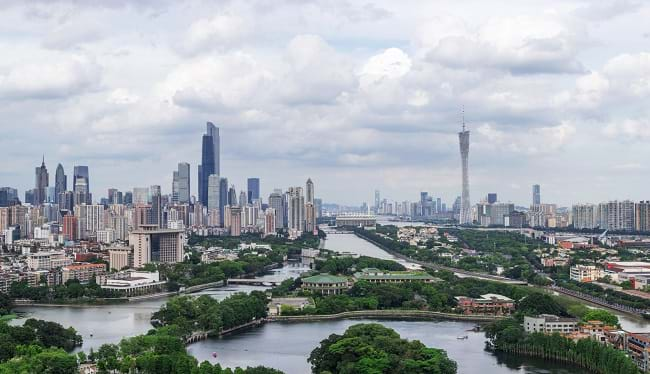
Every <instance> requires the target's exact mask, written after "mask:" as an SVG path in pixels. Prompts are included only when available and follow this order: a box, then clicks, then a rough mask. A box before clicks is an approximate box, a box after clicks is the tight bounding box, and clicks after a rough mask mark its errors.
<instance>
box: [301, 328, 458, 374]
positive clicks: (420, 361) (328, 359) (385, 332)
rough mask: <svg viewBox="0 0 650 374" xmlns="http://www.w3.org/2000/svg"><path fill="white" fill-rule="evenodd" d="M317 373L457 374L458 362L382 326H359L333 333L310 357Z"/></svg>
mask: <svg viewBox="0 0 650 374" xmlns="http://www.w3.org/2000/svg"><path fill="white" fill-rule="evenodd" d="M308 361H309V363H311V365H312V371H313V372H314V373H327V372H329V373H341V374H352V373H369V374H370V373H395V374H407V373H409V374H410V373H414V374H419V373H422V374H424V373H431V374H454V373H456V363H455V362H454V361H452V360H450V359H449V358H448V357H447V353H446V352H445V351H444V350H441V349H435V348H428V347H426V346H425V345H424V344H422V343H420V342H419V341H417V340H416V341H408V340H406V339H401V338H400V336H399V334H397V333H396V332H395V331H394V330H392V329H389V328H387V327H384V326H382V325H380V324H376V323H370V324H359V325H354V326H351V327H350V328H348V330H347V331H346V332H345V333H344V334H343V335H337V334H332V335H330V336H329V337H328V338H327V339H325V340H323V341H321V344H320V345H319V346H318V347H316V348H315V349H314V350H313V351H312V352H311V355H310V356H309V359H308Z"/></svg>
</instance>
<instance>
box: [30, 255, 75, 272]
mask: <svg viewBox="0 0 650 374" xmlns="http://www.w3.org/2000/svg"><path fill="white" fill-rule="evenodd" d="M71 263H72V259H71V258H69V257H68V256H66V254H65V252H64V251H52V252H45V251H41V252H36V253H30V254H28V255H27V266H28V267H29V269H30V270H50V269H55V268H58V267H63V266H66V265H70V264H71Z"/></svg>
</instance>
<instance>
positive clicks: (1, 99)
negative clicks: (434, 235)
mask: <svg viewBox="0 0 650 374" xmlns="http://www.w3.org/2000/svg"><path fill="white" fill-rule="evenodd" d="M24 3H29V4H24ZM488 3H490V4H488ZM0 4H1V6H0V54H1V55H2V57H1V58H0V134H1V135H0V185H3V186H4V185H7V186H13V187H17V188H19V189H20V191H21V192H20V194H21V197H22V194H23V191H24V190H25V189H26V188H33V185H34V167H35V166H37V165H38V164H40V160H41V155H42V154H43V153H44V154H45V158H46V164H47V167H48V169H49V171H50V179H51V180H50V185H53V179H54V172H55V169H56V165H57V163H59V162H61V163H62V164H63V165H64V167H65V169H66V173H67V174H68V176H69V177H70V176H71V175H72V166H73V165H74V164H78V165H88V166H89V168H90V179H91V190H92V192H93V194H94V197H95V198H96V199H98V198H99V197H102V196H105V195H106V189H107V188H109V187H117V188H119V189H121V190H128V189H132V188H133V187H134V186H148V185H151V184H160V185H162V188H163V192H164V193H169V192H170V190H171V176H172V171H173V170H174V169H175V167H176V164H177V163H178V162H179V161H185V162H189V163H190V164H191V167H192V178H193V179H192V193H193V194H195V193H196V185H197V184H196V181H197V175H196V167H197V164H198V163H199V162H200V154H201V149H200V148H201V134H202V133H203V132H204V131H205V122H206V121H212V122H214V123H215V124H217V125H218V126H219V127H220V128H221V143H222V161H221V170H222V174H223V175H224V176H226V177H228V178H229V179H230V181H231V183H234V184H236V186H237V188H242V187H245V179H246V177H249V176H259V177H260V178H261V185H262V194H263V196H264V197H265V198H266V196H268V193H269V192H271V190H272V189H273V188H275V187H282V188H286V187H288V186H290V185H304V182H305V180H306V179H307V178H308V177H311V178H312V179H313V180H314V182H315V185H316V195H317V196H319V197H322V198H323V199H324V200H325V201H326V202H339V203H345V204H360V203H361V202H363V201H368V202H370V201H372V199H373V191H374V189H376V188H377V189H380V190H381V191H382V197H387V198H389V199H395V200H417V199H418V195H419V191H429V192H430V193H431V194H433V195H434V196H441V197H442V198H443V199H444V200H446V201H448V202H449V203H451V202H452V201H453V198H454V197H455V196H457V195H459V194H460V156H459V151H458V138H457V132H458V130H459V128H460V118H461V116H460V112H461V107H462V106H463V105H464V107H465V112H466V115H465V117H466V122H467V126H468V128H469V130H470V131H471V147H470V162H469V163H470V183H471V197H472V201H473V202H475V201H477V200H479V199H480V198H481V197H483V196H485V194H486V193H488V192H497V193H498V194H499V199H500V200H502V201H512V202H516V203H519V204H526V205H527V204H530V199H531V197H530V196H531V185H532V184H533V183H539V184H541V186H542V200H543V202H557V203H559V204H563V205H568V204H571V203H573V202H589V201H590V202H598V201H601V200H608V199H626V198H630V199H634V200H640V199H650V191H649V189H648V182H649V180H650V177H649V174H648V164H649V163H648V160H649V156H650V146H649V144H650V121H649V119H648V118H649V117H648V114H649V111H650V100H649V98H650V53H649V51H650V23H649V22H648V20H649V19H650V4H649V3H648V2H644V1H633V0H629V1H625V0H622V1H593V2H591V1H567V0H562V1H549V0H544V1H533V0H528V1H519V0H517V1H514V0H513V1H498V2H496V1H494V2H489V1H485V0H477V1H463V0H454V1H410V0H400V1H394V0H390V1H377V2H365V1H304V0H284V1H281V0H274V1H266V0H259V1H252V0H251V1H205V2H203V1H188V2H182V1H169V2H165V1H159V0H156V1H153V0H152V1H143V0H138V1H135V0H134V1H128V0H122V1H120V0H116V1H109V2H104V1H101V2H100V1H75V2H64V1H51V0H48V1H42V2H37V1H32V2H23V1H0ZM107 4H110V5H107ZM69 183H71V181H69Z"/></svg>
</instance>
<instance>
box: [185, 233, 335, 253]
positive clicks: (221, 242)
mask: <svg viewBox="0 0 650 374" xmlns="http://www.w3.org/2000/svg"><path fill="white" fill-rule="evenodd" d="M325 236H326V234H325V232H324V231H322V230H319V231H318V235H313V234H312V233H308V232H306V233H303V234H302V236H300V237H299V238H298V239H296V240H289V237H288V234H287V233H286V232H280V233H278V235H276V236H266V237H264V236H262V234H255V233H244V234H242V235H241V236H239V237H232V236H208V237H205V236H197V235H192V236H190V238H189V239H188V244H189V245H190V246H195V245H199V246H202V247H204V248H209V247H221V248H227V249H234V248H237V247H238V246H239V244H241V243H263V244H269V245H270V246H271V248H272V249H273V250H274V251H281V252H284V253H287V254H289V255H295V254H300V251H301V250H302V249H303V248H318V246H319V245H320V240H321V239H324V238H325Z"/></svg>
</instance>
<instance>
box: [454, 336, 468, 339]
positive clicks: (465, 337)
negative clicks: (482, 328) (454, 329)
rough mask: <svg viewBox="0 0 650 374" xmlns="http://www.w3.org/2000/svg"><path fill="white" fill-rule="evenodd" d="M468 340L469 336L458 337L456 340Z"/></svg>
mask: <svg viewBox="0 0 650 374" xmlns="http://www.w3.org/2000/svg"><path fill="white" fill-rule="evenodd" d="M467 338H468V336H467V335H464V336H458V337H456V339H458V340H465V339H467Z"/></svg>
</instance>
